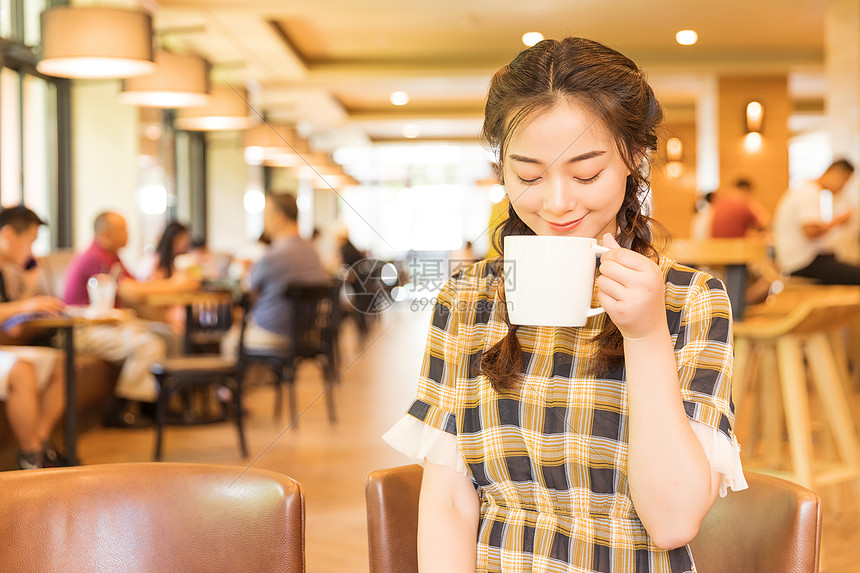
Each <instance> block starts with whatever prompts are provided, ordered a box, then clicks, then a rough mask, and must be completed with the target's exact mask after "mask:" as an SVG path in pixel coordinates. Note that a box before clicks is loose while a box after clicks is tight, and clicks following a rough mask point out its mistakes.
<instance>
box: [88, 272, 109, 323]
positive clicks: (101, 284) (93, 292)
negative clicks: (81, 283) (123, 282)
mask: <svg viewBox="0 0 860 573" xmlns="http://www.w3.org/2000/svg"><path fill="white" fill-rule="evenodd" d="M87 295H88V296H89V297H90V310H92V311H93V312H94V313H97V314H98V313H106V312H108V311H110V310H111V309H112V308H114V306H115V305H116V279H115V278H113V277H112V276H111V275H108V274H98V275H93V276H91V277H90V278H89V280H87Z"/></svg>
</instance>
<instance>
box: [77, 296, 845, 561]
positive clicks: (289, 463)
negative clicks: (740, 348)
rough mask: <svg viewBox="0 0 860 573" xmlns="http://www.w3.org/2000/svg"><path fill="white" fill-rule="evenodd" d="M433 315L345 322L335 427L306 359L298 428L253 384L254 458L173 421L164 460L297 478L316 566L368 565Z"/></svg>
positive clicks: (116, 451)
mask: <svg viewBox="0 0 860 573" xmlns="http://www.w3.org/2000/svg"><path fill="white" fill-rule="evenodd" d="M428 321H429V315H428V314H427V313H426V312H424V313H416V312H412V311H410V310H409V309H408V308H406V307H402V308H401V307H397V306H395V307H394V308H392V309H390V310H389V311H387V312H386V313H384V314H383V315H382V317H381V320H379V321H378V322H377V323H376V324H374V325H373V328H372V330H371V332H370V334H369V336H368V337H367V340H366V341H365V342H364V344H363V345H362V344H359V343H358V341H357V337H356V335H355V331H354V330H353V329H352V325H351V324H348V325H347V326H346V327H345V332H344V337H343V341H342V345H343V349H342V350H343V352H342V357H343V359H342V365H341V369H342V370H343V374H342V376H341V378H340V381H339V383H338V384H337V387H336V388H335V397H336V402H337V411H338V416H339V420H338V422H337V423H336V424H334V425H331V424H329V422H328V419H327V415H326V408H325V401H324V399H322V397H321V396H320V394H321V392H322V387H323V382H322V378H321V373H320V372H319V369H317V368H316V367H314V366H312V365H307V366H305V367H303V368H302V369H301V370H300V372H299V377H298V396H299V400H298V401H299V410H300V412H302V415H301V418H300V422H299V424H298V425H297V427H295V428H290V429H287V422H286V421H285V420H281V421H275V420H274V419H273V399H274V392H273V391H272V390H271V389H270V388H267V387H257V388H254V389H252V390H250V391H249V393H248V399H247V401H246V407H247V409H248V410H249V416H248V417H247V420H248V432H247V434H248V439H249V447H250V451H251V456H252V457H251V459H250V460H243V459H241V458H240V456H239V451H238V444H237V442H236V435H235V429H234V427H233V426H232V425H228V424H219V425H210V426H196V427H169V428H168V430H167V432H166V434H165V446H164V447H165V450H164V452H165V455H164V460H165V461H183V462H200V463H220V464H230V465H236V466H242V467H244V466H246V465H248V464H249V463H253V465H254V466H256V467H259V468H263V469H268V470H273V471H277V472H281V473H284V474H287V475H289V476H291V477H293V478H295V479H296V480H298V481H299V482H300V483H301V484H302V487H303V488H304V491H305V495H306V504H307V570H308V571H309V572H311V573H329V572H332V573H334V572H337V573H342V572H346V571H349V572H352V571H367V569H368V565H367V537H366V535H367V533H366V527H365V505H364V482H365V478H366V477H367V474H368V473H369V472H370V471H372V470H374V469H377V468H384V467H393V466H397V465H402V464H405V463H410V461H409V460H408V459H406V458H405V457H403V456H401V455H400V454H398V453H397V452H395V451H393V450H391V449H390V448H389V447H388V446H387V445H386V444H385V443H384V442H383V441H382V440H381V439H380V437H379V436H380V435H381V434H383V433H384V432H385V431H386V430H387V429H388V428H389V427H390V426H391V425H392V424H393V423H394V422H395V421H396V420H397V419H398V418H399V416H400V415H401V413H402V412H403V410H404V408H406V407H407V406H408V405H409V403H410V402H411V399H412V398H413V397H414V394H415V386H416V376H417V372H418V369H419V366H420V361H421V356H422V352H423V347H424V341H425V336H426V328H427V324H428ZM855 398H856V397H855ZM855 403H856V402H855ZM855 411H857V410H856V409H855ZM152 446H153V432H152V430H150V429H142V430H115V429H103V428H97V429H95V430H91V431H89V432H86V433H85V434H84V435H82V436H81V439H80V450H79V452H80V455H81V459H82V461H83V462H84V463H86V464H97V463H111V462H139V461H150V460H151V456H152ZM839 493H840V494H841V495H838V496H834V495H833V493H832V492H828V491H825V492H823V497H824V502H825V521H824V541H823V545H824V550H823V553H824V563H825V564H826V570H827V571H832V572H840V573H841V572H848V571H860V565H858V564H860V506H858V503H857V501H856V500H855V499H854V498H853V496H852V494H851V492H850V491H847V490H845V491H844V492H839Z"/></svg>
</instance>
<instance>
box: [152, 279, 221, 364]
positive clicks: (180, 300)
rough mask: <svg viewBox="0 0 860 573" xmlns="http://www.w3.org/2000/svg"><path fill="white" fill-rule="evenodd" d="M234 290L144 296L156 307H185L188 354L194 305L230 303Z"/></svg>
mask: <svg viewBox="0 0 860 573" xmlns="http://www.w3.org/2000/svg"><path fill="white" fill-rule="evenodd" d="M233 297H234V292H233V291H232V290H197V291H188V292H175V293H161V294H153V295H150V296H148V297H146V303H147V304H149V305H150V306H153V307H156V308H166V307H171V306H184V307H185V338H184V347H185V348H184V350H185V354H190V353H191V349H192V335H193V333H194V332H193V328H192V326H193V325H194V306H195V305H205V304H209V305H219V304H232V303H233Z"/></svg>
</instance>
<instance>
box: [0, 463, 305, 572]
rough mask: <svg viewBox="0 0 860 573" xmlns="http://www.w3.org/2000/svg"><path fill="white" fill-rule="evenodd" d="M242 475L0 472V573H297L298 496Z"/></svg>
mask: <svg viewBox="0 0 860 573" xmlns="http://www.w3.org/2000/svg"><path fill="white" fill-rule="evenodd" d="M242 471H243V468H242V467H240V466H215V465H205V464H172V463H162V464H156V463H140V464H108V465H95V466H84V467H76V468H62V469H47V470H29V471H15V472H3V473H0V491H2V492H3V495H2V496H0V535H2V537H0V538H2V539H3V544H2V548H0V571H45V572H51V571H158V572H168V571H183V572H184V571H207V572H214V571H223V572H231V573H232V572H234V571H273V572H274V571H277V572H290V573H299V572H303V571H304V570H305V555H304V538H305V508H304V498H303V496H302V490H301V487H300V486H299V484H298V483H297V482H295V481H294V480H292V479H290V478H288V477H286V476H284V475H281V474H277V473H274V472H269V471H264V470H258V469H254V468H252V469H250V470H248V471H247V472H245V473H244V474H242ZM240 474H242V475H241V477H240Z"/></svg>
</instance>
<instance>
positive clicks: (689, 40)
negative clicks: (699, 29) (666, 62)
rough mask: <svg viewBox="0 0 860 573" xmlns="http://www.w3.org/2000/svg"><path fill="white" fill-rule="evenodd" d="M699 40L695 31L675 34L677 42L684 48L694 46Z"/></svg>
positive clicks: (683, 31) (682, 31)
mask: <svg viewBox="0 0 860 573" xmlns="http://www.w3.org/2000/svg"><path fill="white" fill-rule="evenodd" d="M698 39H699V35H698V34H696V31H695V30H681V31H680V32H678V33H677V34H675V40H676V41H677V42H678V43H679V44H681V45H682V46H692V45H693V44H695V43H696V41H697V40H698Z"/></svg>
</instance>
